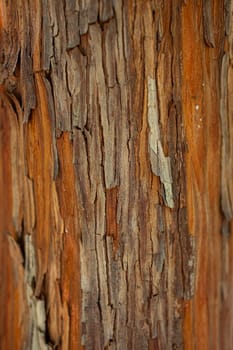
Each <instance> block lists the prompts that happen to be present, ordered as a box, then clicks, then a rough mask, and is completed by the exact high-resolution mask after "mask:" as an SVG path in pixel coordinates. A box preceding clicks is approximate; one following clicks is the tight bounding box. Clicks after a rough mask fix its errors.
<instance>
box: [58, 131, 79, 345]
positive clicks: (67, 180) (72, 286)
mask: <svg viewBox="0 0 233 350" xmlns="http://www.w3.org/2000/svg"><path fill="white" fill-rule="evenodd" d="M57 148H58V156H59V176H58V178H57V181H56V183H57V191H58V197H59V203H60V209H61V216H62V218H63V220H64V239H63V244H64V249H63V253H62V282H61V283H62V285H61V289H62V302H63V304H64V305H65V309H66V305H68V309H69V317H70V320H69V321H70V330H69V349H82V346H81V330H80V323H81V321H80V317H81V316H80V315H81V289H80V253H79V227H78V206H77V201H76V192H75V175H74V167H73V145H72V142H71V140H70V139H69V133H63V134H62V135H61V137H60V138H59V139H58V140H57ZM64 322H65V320H64ZM63 328H64V329H66V325H65V324H64V325H63ZM64 339H66V337H64Z"/></svg>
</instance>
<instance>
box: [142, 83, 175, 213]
mask: <svg viewBox="0 0 233 350" xmlns="http://www.w3.org/2000/svg"><path fill="white" fill-rule="evenodd" d="M148 123H149V127H150V134H149V146H150V161H151V168H152V171H153V173H154V174H155V175H156V176H159V177H160V180H161V182H162V184H163V185H164V190H165V200H166V203H167V206H168V207H170V208H174V200H173V195H172V176H171V164H170V158H169V157H165V155H164V151H163V148H162V144H161V140H160V130H159V111H158V102H157V92H156V82H155V80H154V79H151V78H149V79H148Z"/></svg>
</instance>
